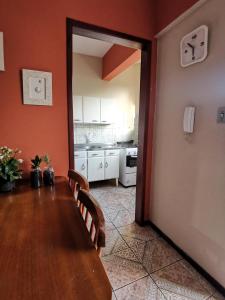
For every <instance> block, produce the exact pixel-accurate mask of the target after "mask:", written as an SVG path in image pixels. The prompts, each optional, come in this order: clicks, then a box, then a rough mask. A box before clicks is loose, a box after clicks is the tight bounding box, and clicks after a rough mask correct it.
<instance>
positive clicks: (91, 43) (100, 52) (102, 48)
mask: <svg viewBox="0 0 225 300" xmlns="http://www.w3.org/2000/svg"><path fill="white" fill-rule="evenodd" d="M112 45H113V44H112V43H108V42H104V41H100V40H95V39H91V38H88V37H85V36H80V35H75V34H74V35H73V52H75V53H79V54H84V55H90V56H95V57H103V56H104V55H105V54H106V52H108V50H109V49H110V48H111V47H112Z"/></svg>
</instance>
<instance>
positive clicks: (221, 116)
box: [217, 106, 225, 123]
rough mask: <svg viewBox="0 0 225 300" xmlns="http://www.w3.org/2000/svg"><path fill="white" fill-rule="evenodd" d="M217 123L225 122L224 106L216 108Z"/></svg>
mask: <svg viewBox="0 0 225 300" xmlns="http://www.w3.org/2000/svg"><path fill="white" fill-rule="evenodd" d="M217 123H225V106H223V107H219V108H218V110H217Z"/></svg>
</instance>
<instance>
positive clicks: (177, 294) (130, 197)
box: [91, 182, 225, 300]
mask: <svg viewBox="0 0 225 300" xmlns="http://www.w3.org/2000/svg"><path fill="white" fill-rule="evenodd" d="M135 191H136V189H135V188H134V187H130V188H127V189H126V188H123V187H122V186H119V187H115V186H113V184H111V182H106V183H103V184H102V183H101V184H95V185H93V186H91V193H92V194H93V195H94V196H95V198H96V199H97V200H98V202H99V203H100V205H101V207H102V209H103V211H104V215H105V219H106V247H105V248H104V249H103V253H102V262H103V265H104V267H105V270H106V272H107V274H108V277H109V280H110V282H111V285H112V289H113V300H116V299H117V300H165V299H168V300H173V299H174V300H200V299H201V300H202V299H208V300H225V298H224V297H222V296H221V295H219V294H218V293H217V292H216V290H215V289H214V288H213V287H212V286H211V285H210V284H209V283H208V282H207V281H206V280H205V279H204V278H203V277H202V276H201V275H200V274H199V273H198V272H197V271H195V270H194V269H193V268H192V267H191V266H190V265H189V264H188V263H187V262H186V261H185V260H184V259H182V257H181V256H180V255H179V254H178V253H177V252H176V251H175V250H174V249H173V248H171V246H170V245H168V244H167V242H165V241H164V240H163V239H162V238H161V237H160V236H159V235H158V234H157V233H156V232H154V231H153V229H152V228H151V227H140V226H138V225H137V224H135V223H134V211H135Z"/></svg>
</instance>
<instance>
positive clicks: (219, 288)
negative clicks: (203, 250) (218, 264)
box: [145, 220, 225, 297]
mask: <svg viewBox="0 0 225 300" xmlns="http://www.w3.org/2000/svg"><path fill="white" fill-rule="evenodd" d="M145 225H150V226H151V227H152V228H153V229H154V230H155V231H156V232H157V233H158V234H159V235H161V236H162V237H163V239H164V240H166V241H167V243H168V244H169V245H170V246H172V247H173V248H174V249H175V250H176V251H177V252H178V253H179V254H180V255H181V256H182V257H183V258H184V259H185V260H186V261H187V262H189V264H190V265H192V267H194V268H195V269H196V270H197V271H198V272H199V273H200V274H201V275H202V276H203V277H204V278H205V279H206V280H208V281H209V283H211V285H212V286H214V287H215V288H216V289H217V291H219V292H220V293H221V294H222V295H223V296H224V297H225V287H223V286H222V285H221V284H220V283H219V282H218V281H217V280H216V279H215V278H213V277H212V276H211V275H210V274H209V273H208V272H207V271H206V270H204V269H203V268H202V267H201V266H200V265H199V264H198V263H197V262H196V261H195V260H194V259H193V258H191V257H190V256H189V255H188V254H187V253H186V252H184V251H183V250H182V249H181V248H180V247H179V246H177V244H175V242H174V241H173V240H171V239H170V238H169V237H168V236H167V235H166V234H165V233H164V232H163V231H162V230H161V229H159V227H158V226H156V225H155V224H154V223H153V222H152V221H150V220H149V221H146V222H145Z"/></svg>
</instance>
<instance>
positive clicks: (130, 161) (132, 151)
mask: <svg viewBox="0 0 225 300" xmlns="http://www.w3.org/2000/svg"><path fill="white" fill-rule="evenodd" d="M137 153H138V149H137V147H133V148H124V149H121V150H120V174H119V182H120V183H121V184H122V185H123V186H125V187H129V186H134V185H136V177H137Z"/></svg>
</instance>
